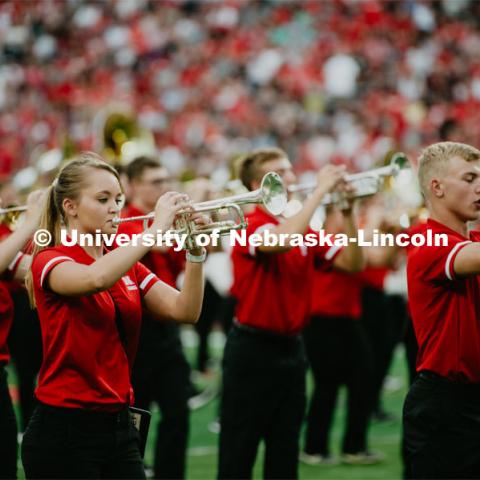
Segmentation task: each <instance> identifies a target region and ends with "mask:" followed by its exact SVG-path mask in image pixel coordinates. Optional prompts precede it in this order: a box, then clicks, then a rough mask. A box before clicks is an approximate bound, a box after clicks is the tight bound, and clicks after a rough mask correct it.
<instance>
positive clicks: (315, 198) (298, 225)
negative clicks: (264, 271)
mask: <svg viewBox="0 0 480 480" xmlns="http://www.w3.org/2000/svg"><path fill="white" fill-rule="evenodd" d="M322 197H323V195H321V194H318V193H317V194H316V195H312V196H311V197H309V198H308V199H307V200H306V201H305V203H304V205H303V208H302V209H301V210H300V212H298V213H297V214H296V215H294V216H293V217H290V218H289V219H287V220H286V221H285V222H283V223H281V224H279V225H276V226H275V228H274V229H273V230H271V233H273V234H275V235H280V234H286V235H293V234H300V235H304V234H305V233H306V232H307V230H308V228H309V225H310V220H311V218H312V216H313V214H314V213H315V210H316V209H317V208H318V206H319V205H320V202H321V198H322ZM287 238H288V237H287ZM291 248H292V247H291V246H290V244H289V242H288V241H287V242H286V244H285V245H284V246H280V245H278V246H264V245H262V246H260V247H258V249H259V250H260V251H262V252H265V253H282V252H287V251H289V250H290V249H291Z"/></svg>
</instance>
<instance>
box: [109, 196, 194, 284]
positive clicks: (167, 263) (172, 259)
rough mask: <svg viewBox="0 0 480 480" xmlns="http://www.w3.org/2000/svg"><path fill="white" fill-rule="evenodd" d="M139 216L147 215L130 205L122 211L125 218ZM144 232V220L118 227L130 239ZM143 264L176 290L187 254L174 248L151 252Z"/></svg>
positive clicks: (122, 224)
mask: <svg viewBox="0 0 480 480" xmlns="http://www.w3.org/2000/svg"><path fill="white" fill-rule="evenodd" d="M139 215H145V212H143V211H142V210H140V209H139V208H137V207H135V206H134V205H128V206H127V207H126V208H125V209H124V210H123V211H122V217H123V218H125V217H137V216H139ZM143 231H144V227H143V220H138V221H135V222H125V223H121V224H120V225H119V227H118V233H126V234H127V235H128V236H130V237H132V236H133V235H134V234H137V233H142V232H143ZM142 263H143V264H144V265H145V266H146V267H147V268H149V269H150V270H151V271H152V272H154V273H155V274H156V275H157V276H158V278H160V279H161V280H163V281H164V282H165V283H167V284H168V285H170V286H171V287H174V288H176V284H177V277H178V275H179V274H180V272H182V271H183V270H184V269H185V252H183V251H181V252H175V251H174V250H173V248H169V249H168V250H167V251H165V252H149V253H147V254H146V255H145V256H144V257H143V258H142Z"/></svg>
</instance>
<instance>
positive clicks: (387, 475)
mask: <svg viewBox="0 0 480 480" xmlns="http://www.w3.org/2000/svg"><path fill="white" fill-rule="evenodd" d="M217 340H218V339H217ZM220 343H221V342H219V341H215V342H214V345H212V350H213V353H214V355H215V356H216V357H217V358H218V357H219V355H220V353H221V348H220V347H219V344H220ZM187 345H189V346H187V353H188V356H189V357H190V358H193V355H194V342H192V341H191V337H190V336H189V335H187ZM12 377H13V375H11V376H10V378H12ZM390 380H391V381H390V382H388V383H387V387H388V386H389V388H387V389H386V390H385V392H384V395H383V401H384V406H385V408H386V410H387V411H389V412H391V413H394V414H395V415H396V416H397V420H396V421H394V422H390V423H388V424H385V423H382V424H379V423H373V424H372V425H371V428H370V448H371V449H375V450H380V451H382V452H383V453H384V454H385V455H386V459H385V461H384V462H383V463H382V464H379V465H374V466H355V467H353V466H347V465H338V466H309V465H303V464H300V478H301V479H305V480H306V479H370V478H371V479H398V478H400V477H401V472H402V465H401V459H400V447H399V445H400V431H401V422H400V418H401V409H402V404H403V399H404V396H405V392H406V385H407V374H406V368H405V360H404V354H403V350H402V349H401V348H399V349H398V350H397V352H396V355H395V359H394V362H393V365H392V369H391V371H390ZM212 381H213V382H214V381H215V380H212ZM12 383H14V379H13V380H12ZM309 383H310V382H309ZM12 387H13V388H14V385H12ZM344 400H345V398H344V395H343V394H342V396H341V398H340V402H339V405H338V408H337V412H336V416H335V424H334V429H333V431H332V447H333V448H332V449H333V452H334V453H338V450H339V446H340V443H341V435H342V431H343V424H344V415H345V408H344V403H345V402H344ZM217 409H218V399H216V400H213V401H211V402H209V403H208V404H207V405H205V406H204V407H202V408H199V409H198V410H195V411H193V412H192V415H191V427H190V447H189V453H188V461H187V478H188V479H192V480H195V479H214V478H215V476H216V462H217V442H218V435H217V434H214V433H211V432H210V431H209V430H208V425H209V423H210V422H212V421H213V420H214V419H215V417H216V412H217ZM158 415H159V414H158V412H157V411H156V410H155V409H153V420H152V426H151V427H150V437H149V444H148V445H147V453H146V462H147V464H148V463H150V464H151V463H152V458H153V441H154V437H155V428H154V425H155V422H156V419H157V418H158ZM19 478H24V476H23V471H22V469H21V466H19ZM254 478H262V450H260V452H259V456H258V459H257V463H256V466H255V475H254Z"/></svg>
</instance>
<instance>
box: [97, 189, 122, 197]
mask: <svg viewBox="0 0 480 480" xmlns="http://www.w3.org/2000/svg"><path fill="white" fill-rule="evenodd" d="M102 193H103V194H106V195H112V192H111V191H110V190H102V191H101V192H97V195H100V194H102ZM119 195H123V193H122V192H119V193H117V194H116V195H115V196H116V197H118V196H119Z"/></svg>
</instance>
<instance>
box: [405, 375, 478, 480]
mask: <svg viewBox="0 0 480 480" xmlns="http://www.w3.org/2000/svg"><path fill="white" fill-rule="evenodd" d="M403 428H404V445H403V447H404V453H405V459H406V477H407V478H480V384H476V385H461V384H455V383H452V382H449V381H447V380H446V379H444V378H442V377H439V376H438V375H436V374H434V373H431V372H421V373H419V374H418V375H417V377H416V379H415V381H414V382H413V384H412V386H411V387H410V390H409V392H408V395H407V398H406V399H405V404H404V407H403Z"/></svg>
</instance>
